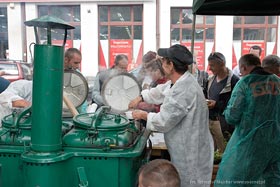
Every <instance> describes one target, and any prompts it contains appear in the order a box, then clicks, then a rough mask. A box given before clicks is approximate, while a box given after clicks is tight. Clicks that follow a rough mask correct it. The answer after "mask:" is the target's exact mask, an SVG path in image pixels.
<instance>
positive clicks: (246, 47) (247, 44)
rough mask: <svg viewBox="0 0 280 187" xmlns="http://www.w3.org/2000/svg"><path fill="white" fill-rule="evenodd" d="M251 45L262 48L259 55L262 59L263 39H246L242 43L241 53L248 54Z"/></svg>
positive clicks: (263, 50)
mask: <svg viewBox="0 0 280 187" xmlns="http://www.w3.org/2000/svg"><path fill="white" fill-rule="evenodd" d="M253 45H257V46H260V47H261V49H262V53H261V56H260V59H261V60H262V59H263V58H264V56H265V42H264V41H258V42H253V41H246V42H244V41H243V43H242V55H245V54H248V53H249V50H250V47H252V46H253Z"/></svg>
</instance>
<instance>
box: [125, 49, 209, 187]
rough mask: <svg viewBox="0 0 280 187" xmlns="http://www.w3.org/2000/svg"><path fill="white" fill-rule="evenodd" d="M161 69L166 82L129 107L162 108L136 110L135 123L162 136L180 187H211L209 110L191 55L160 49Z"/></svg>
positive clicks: (140, 97) (134, 112) (147, 92)
mask: <svg viewBox="0 0 280 187" xmlns="http://www.w3.org/2000/svg"><path fill="white" fill-rule="evenodd" d="M158 55H159V56H161V57H163V58H162V67H163V69H164V71H165V74H166V76H167V78H168V79H170V80H169V81H168V82H166V83H165V84H161V85H158V86H157V87H156V88H152V89H150V90H143V91H142V92H141V95H140V96H139V97H137V98H135V99H134V100H132V101H131V102H130V103H129V108H136V107H137V105H138V103H139V102H140V101H145V102H147V103H152V104H161V108H160V112H158V113H147V112H145V111H141V110H135V111H133V113H132V116H133V118H134V119H143V120H146V121H147V126H146V128H147V129H148V130H151V131H158V132H163V133H164V139H165V143H166V146H167V149H168V151H169V153H170V157H171V162H172V163H173V164H174V165H175V167H176V168H177V170H178V172H179V175H180V178H181V187H188V186H210V184H211V183H210V182H211V176H212V168H213V156H214V148H213V140H212V137H211V134H210V131H209V127H208V114H209V111H208V107H207V104H206V100H205V97H204V95H203V92H202V89H201V87H200V86H199V84H198V83H197V81H196V79H195V78H194V76H193V75H192V74H191V73H189V72H188V71H187V70H188V65H190V64H192V63H193V56H192V54H191V52H190V51H189V50H188V49H187V48H186V47H185V46H182V45H178V44H176V45H173V46H171V47H170V48H160V49H159V50H158Z"/></svg>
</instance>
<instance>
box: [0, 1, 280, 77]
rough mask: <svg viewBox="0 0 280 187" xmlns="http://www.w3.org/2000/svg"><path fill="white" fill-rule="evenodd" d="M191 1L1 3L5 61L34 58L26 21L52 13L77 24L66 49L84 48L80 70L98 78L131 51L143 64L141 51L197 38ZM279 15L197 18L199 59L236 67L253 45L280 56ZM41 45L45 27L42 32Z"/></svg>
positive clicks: (0, 54)
mask: <svg viewBox="0 0 280 187" xmlns="http://www.w3.org/2000/svg"><path fill="white" fill-rule="evenodd" d="M191 6H192V0H185V1H182V0H141V1H137V0H134V1H128V0H118V1H116V0H110V1H109V0H103V1H100V0H89V1H73V0H50V1H48V2H47V3H46V2H44V1H42V0H37V1H36V0H25V1H13V2H12V3H11V2H10V1H8V0H6V1H5V0H4V1H1V3H0V59H1V58H9V59H14V60H22V61H27V62H29V63H31V62H32V56H33V55H32V53H33V49H32V48H33V47H32V44H33V43H34V42H35V34H34V29H33V28H32V27H26V26H25V25H24V21H28V20H31V19H34V18H37V17H40V16H44V15H51V16H55V17H58V18H60V19H63V20H64V21H66V22H68V23H69V24H71V25H73V26H74V27H75V29H74V30H71V31H69V33H68V36H67V42H66V48H69V47H76V48H78V49H80V50H81V51H82V56H83V58H82V65H81V71H82V73H83V74H84V75H86V76H95V75H96V73H97V72H98V71H99V70H101V69H105V68H108V67H110V66H112V64H113V63H114V57H115V56H116V55H117V54H120V53H122V54H126V55H127V56H128V58H129V61H130V64H129V69H133V68H135V67H137V66H138V65H139V64H140V63H141V59H142V55H143V54H145V53H146V52H148V51H156V50H157V49H158V48H159V47H169V46H170V45H173V44H177V43H180V44H183V45H186V46H188V47H190V45H191V39H192V22H193V14H192V10H191ZM278 19H279V17H278V16H259V17H256V16H255V17H250V16H199V15H197V16H196V29H195V32H194V35H195V43H194V54H195V60H196V61H197V63H198V66H199V68H200V69H201V70H207V66H208V63H207V57H208V55H209V54H210V53H211V52H212V51H219V52H221V53H223V54H224V55H225V57H226V59H227V66H228V67H229V68H233V67H234V66H235V65H236V64H237V61H238V59H239V58H240V56H241V55H243V54H246V53H247V52H248V49H249V48H250V46H252V45H259V46H261V47H262V49H263V53H262V57H263V56H265V55H268V54H279V50H280V49H279V41H278V40H279V37H278V35H279V24H278ZM38 33H39V36H40V37H39V38H40V43H44V42H45V41H46V31H45V30H44V29H40V30H39V31H38ZM62 40H63V32H61V31H59V30H53V31H52V43H53V44H54V45H61V41H62Z"/></svg>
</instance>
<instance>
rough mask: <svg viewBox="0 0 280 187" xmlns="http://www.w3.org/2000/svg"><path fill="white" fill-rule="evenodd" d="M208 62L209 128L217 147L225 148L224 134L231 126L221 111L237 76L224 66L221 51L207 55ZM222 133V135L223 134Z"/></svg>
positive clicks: (230, 130) (231, 130)
mask: <svg viewBox="0 0 280 187" xmlns="http://www.w3.org/2000/svg"><path fill="white" fill-rule="evenodd" d="M208 64H209V69H210V71H212V72H213V76H211V77H210V78H209V79H208V86H207V98H208V100H207V104H208V108H209V128H210V131H211V133H212V135H213V139H214V142H215V145H216V147H217V149H218V150H219V151H220V152H223V151H224V149H225V145H224V135H225V138H226V139H228V137H227V132H228V133H230V134H231V133H232V132H233V130H234V129H233V127H232V126H230V125H229V124H227V123H226V121H225V119H224V116H223V112H224V109H225V108H226V106H227V103H228V101H229V99H230V97H231V92H232V90H233V88H234V86H235V84H236V83H237V82H238V80H239V78H238V77H237V76H236V75H234V74H233V73H232V71H231V70H230V69H228V68H227V67H226V59H225V57H224V55H223V54H222V53H219V52H213V53H211V54H210V55H209V57H208ZM223 134H224V135H223Z"/></svg>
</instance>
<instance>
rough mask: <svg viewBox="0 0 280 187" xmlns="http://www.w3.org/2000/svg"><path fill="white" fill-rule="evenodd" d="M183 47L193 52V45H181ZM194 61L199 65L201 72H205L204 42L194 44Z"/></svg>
mask: <svg viewBox="0 0 280 187" xmlns="http://www.w3.org/2000/svg"><path fill="white" fill-rule="evenodd" d="M181 44H182V45H184V46H186V47H187V48H188V49H189V50H190V51H191V43H190V42H188V43H184V42H182V43H181ZM193 53H194V54H193V56H194V59H195V61H196V63H197V67H198V69H199V70H201V71H204V70H205V63H204V55H205V54H204V42H195V43H194V52H193Z"/></svg>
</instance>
